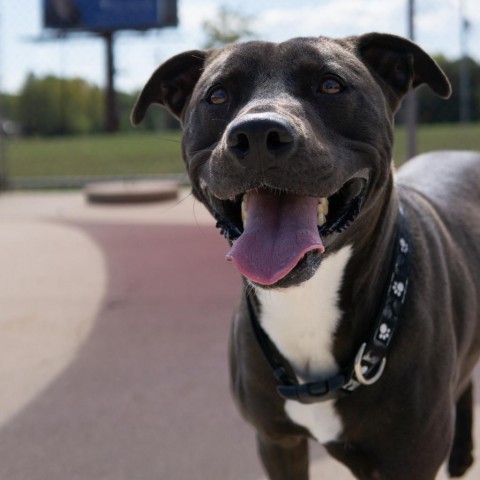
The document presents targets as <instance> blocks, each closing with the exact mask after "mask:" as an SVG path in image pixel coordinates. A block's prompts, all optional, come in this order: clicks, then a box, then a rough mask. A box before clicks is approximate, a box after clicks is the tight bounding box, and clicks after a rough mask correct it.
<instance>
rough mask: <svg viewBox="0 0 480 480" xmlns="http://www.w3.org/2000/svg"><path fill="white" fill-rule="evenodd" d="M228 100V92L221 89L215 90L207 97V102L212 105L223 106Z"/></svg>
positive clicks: (216, 88)
mask: <svg viewBox="0 0 480 480" xmlns="http://www.w3.org/2000/svg"><path fill="white" fill-rule="evenodd" d="M227 100H228V95H227V92H226V91H225V90H224V89H223V88H221V87H215V88H213V89H212V90H210V92H209V93H208V95H207V101H208V103H211V104H212V105H223V104H224V103H226V102H227Z"/></svg>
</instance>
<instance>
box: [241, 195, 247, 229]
mask: <svg viewBox="0 0 480 480" xmlns="http://www.w3.org/2000/svg"><path fill="white" fill-rule="evenodd" d="M246 219H247V202H246V200H243V201H242V222H243V223H244V224H245V220H246Z"/></svg>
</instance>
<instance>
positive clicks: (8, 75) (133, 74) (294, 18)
mask: <svg viewBox="0 0 480 480" xmlns="http://www.w3.org/2000/svg"><path fill="white" fill-rule="evenodd" d="M460 2H461V3H462V4H463V9H464V11H465V13H466V15H467V17H468V18H469V21H470V23H471V28H470V38H469V47H470V54H471V55H472V56H473V57H474V58H475V59H476V60H477V61H480V9H479V8H478V0H416V10H417V16H416V41H417V42H418V43H419V44H420V45H421V46H422V47H423V48H424V49H425V50H427V51H428V52H430V53H432V54H436V53H443V54H444V55H446V56H447V57H450V58H457V57H459V56H460V51H461V47H460V15H459V7H460ZM178 4H179V20H180V24H179V27H178V28H168V29H164V30H156V31H150V32H148V33H146V34H137V33H130V32H124V33H120V34H119V35H118V37H117V40H116V45H115V55H116V67H117V80H116V83H117V88H118V89H119V90H123V91H133V90H136V89H138V88H140V87H141V86H142V84H143V83H144V82H145V80H146V79H147V78H148V76H149V75H150V73H151V72H152V71H153V69H154V68H155V67H156V65H158V64H159V63H161V62H162V61H164V60H166V59H167V58H168V57H170V56H171V55H174V54H175V53H178V52H181V51H183V50H187V49H191V48H198V47H200V46H201V44H202V41H203V40H204V37H203V33H202V27H201V25H202V22H203V21H204V20H206V19H213V18H214V17H215V13H216V12H217V9H218V7H219V6H220V5H228V6H231V7H233V8H236V9H237V10H240V8H239V5H241V11H242V12H244V13H245V14H248V15H251V16H252V17H253V18H254V19H255V20H254V22H253V25H252V26H253V29H254V30H255V32H256V34H257V35H256V36H257V37H258V38H262V39H264V40H271V41H282V40H285V39H287V38H291V37H295V36H316V35H327V36H333V37H342V36H346V35H351V34H361V33H365V32H369V31H383V32H390V33H395V34H397V35H406V34H407V15H406V12H407V0H388V1H386V0H368V1H366V0H316V1H314V0H275V1H274V2H273V1H266V0H242V2H241V3H240V2H238V1H233V0H179V2H178ZM40 6H41V0H15V1H14V0H0V88H1V89H2V90H3V91H7V92H10V93H13V92H16V91H18V89H19V88H20V87H21V85H22V83H23V82H24V79H25V76H26V75H27V73H28V72H33V73H35V74H38V75H45V74H50V73H53V74H55V75H59V76H63V77H73V76H80V77H83V78H85V79H87V80H89V81H90V82H93V83H96V84H99V85H102V84H103V83H104V54H105V52H104V45H103V42H102V41H100V40H98V39H95V38H82V39H72V40H66V41H51V40H50V41H42V42H39V41H33V40H34V39H37V40H38V38H40V37H41V36H42V19H41V9H40Z"/></svg>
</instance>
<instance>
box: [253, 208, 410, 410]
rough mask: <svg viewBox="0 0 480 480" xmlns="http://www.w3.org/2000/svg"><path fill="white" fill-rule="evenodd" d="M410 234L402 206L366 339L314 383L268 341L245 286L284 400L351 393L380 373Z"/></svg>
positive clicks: (403, 283) (406, 268) (399, 304)
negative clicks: (301, 378) (345, 362)
mask: <svg viewBox="0 0 480 480" xmlns="http://www.w3.org/2000/svg"><path fill="white" fill-rule="evenodd" d="M411 250H412V249H411V242H410V234H409V229H408V225H407V221H406V218H405V214H404V212H403V209H402V208H400V210H399V224H398V231H397V239H396V246H395V253H394V256H393V259H392V266H391V275H390V283H389V285H388V288H387V290H386V293H385V298H384V301H383V304H382V305H383V306H382V310H381V312H380V314H379V316H378V318H377V321H376V324H375V328H374V330H373V332H372V335H371V337H370V339H369V340H368V341H366V342H364V343H362V345H361V346H360V348H359V350H358V352H357V355H356V357H355V360H354V362H353V365H351V367H350V368H349V369H346V370H343V371H341V372H340V373H337V374H336V375H334V376H333V377H330V378H328V379H326V380H320V381H317V382H308V383H299V382H298V380H297V378H296V376H295V374H294V372H293V370H292V369H291V367H290V366H289V365H285V361H284V359H283V358H282V357H281V355H280V354H279V352H278V351H277V349H276V348H275V346H274V345H273V344H272V342H271V340H270V339H269V337H268V336H267V334H266V333H265V331H264V330H263V328H262V327H261V325H260V323H259V321H258V315H257V313H256V310H257V309H256V308H255V305H254V302H255V299H254V298H253V294H252V291H251V289H246V297H247V307H248V312H249V316H250V320H251V323H252V328H253V331H254V333H255V337H256V339H257V342H258V344H259V345H260V348H261V350H262V351H263V354H264V356H265V358H266V360H267V361H268V363H269V364H270V367H271V368H272V370H273V375H274V377H275V379H276V380H277V382H278V385H277V392H278V394H279V395H280V396H281V397H283V398H284V399H286V400H297V401H298V402H300V403H304V404H310V403H317V402H321V401H325V400H329V399H338V398H339V397H340V396H344V395H348V394H349V393H352V392H354V391H355V390H356V389H357V388H359V387H360V386H362V385H373V384H374V383H376V382H377V381H378V380H379V379H380V377H381V376H382V374H383V371H384V369H385V365H386V362H387V353H388V348H389V346H390V343H391V341H392V338H393V336H394V334H395V331H396V330H397V328H398V325H399V322H400V317H401V313H402V309H403V305H404V303H405V299H406V295H407V290H408V279H409V273H410V259H411Z"/></svg>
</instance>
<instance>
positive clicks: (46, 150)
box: [5, 124, 480, 179]
mask: <svg viewBox="0 0 480 480" xmlns="http://www.w3.org/2000/svg"><path fill="white" fill-rule="evenodd" d="M418 149H419V153H421V152H425V151H429V150H439V149H466V150H479V151H480V124H472V125H427V126H422V127H420V128H419V132H418ZM5 152H6V159H7V161H6V166H7V172H8V175H9V177H10V178H11V179H16V178H18V179H21V178H27V177H50V176H55V177H59V176H95V175H125V176H129V175H142V174H145V175H161V174H165V173H183V171H184V170H183V169H184V167H183V162H182V160H181V153H180V133H179V132H157V133H124V134H117V135H95V136H88V137H65V138H30V139H24V138H16V139H15V138H14V139H8V141H7V143H6V148H5ZM394 158H395V160H396V162H397V164H400V163H402V162H403V161H405V160H406V134H405V129H404V128H403V127H398V128H397V131H396V135H395V148H394Z"/></svg>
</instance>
